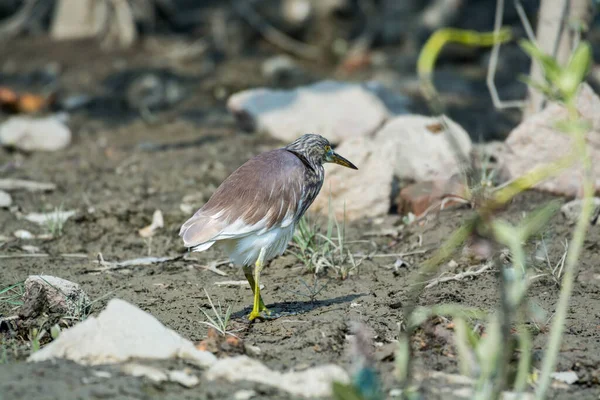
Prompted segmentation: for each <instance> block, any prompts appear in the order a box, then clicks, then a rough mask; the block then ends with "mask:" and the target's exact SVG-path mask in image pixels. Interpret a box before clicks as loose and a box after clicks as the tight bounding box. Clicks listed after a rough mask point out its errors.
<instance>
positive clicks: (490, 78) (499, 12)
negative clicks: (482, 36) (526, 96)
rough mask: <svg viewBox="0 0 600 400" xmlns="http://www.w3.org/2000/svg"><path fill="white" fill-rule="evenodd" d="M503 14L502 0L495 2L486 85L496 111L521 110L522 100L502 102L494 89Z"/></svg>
mask: <svg viewBox="0 0 600 400" xmlns="http://www.w3.org/2000/svg"><path fill="white" fill-rule="evenodd" d="M503 14H504V0H497V1H496V16H495V18H494V37H495V40H494V46H493V47H492V54H491V55H490V63H489V65H488V71H487V78H486V84H487V87H488V89H489V91H490V95H491V96H492V102H493V103H494V107H496V108H498V109H506V108H522V107H524V106H525V104H526V102H525V101H524V100H513V101H502V100H500V95H499V94H498V89H497V88H496V82H495V78H496V71H497V69H498V55H499V54H500V46H501V41H500V40H498V38H499V36H500V29H501V28H502V17H503Z"/></svg>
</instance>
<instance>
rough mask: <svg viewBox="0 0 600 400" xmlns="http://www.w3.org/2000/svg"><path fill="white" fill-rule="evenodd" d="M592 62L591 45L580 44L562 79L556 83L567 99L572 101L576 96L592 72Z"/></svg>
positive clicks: (561, 75) (564, 70)
mask: <svg viewBox="0 0 600 400" xmlns="http://www.w3.org/2000/svg"><path fill="white" fill-rule="evenodd" d="M591 60H592V48H591V47H590V45H589V43H587V42H581V43H579V46H577V48H576V49H575V51H574V52H573V54H572V56H571V59H570V60H569V63H568V64H567V66H566V67H565V68H564V69H563V71H562V73H561V74H560V78H559V79H558V80H557V81H556V86H558V88H560V90H561V92H562V93H563V96H564V97H565V98H566V99H570V98H572V97H573V96H574V95H575V94H576V92H577V89H578V88H579V85H580V84H581V82H583V80H584V79H585V76H586V75H587V73H588V72H589V70H590V66H591Z"/></svg>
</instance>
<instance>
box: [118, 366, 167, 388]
mask: <svg viewBox="0 0 600 400" xmlns="http://www.w3.org/2000/svg"><path fill="white" fill-rule="evenodd" d="M121 371H122V372H123V373H125V374H127V375H131V376H135V377H142V376H143V377H146V378H148V379H150V380H151V381H153V382H157V383H160V382H164V381H166V380H167V379H168V376H167V373H166V372H165V371H163V370H162V369H159V368H156V367H151V366H149V365H143V364H138V363H127V364H124V365H122V366H121Z"/></svg>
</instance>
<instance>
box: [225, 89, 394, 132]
mask: <svg viewBox="0 0 600 400" xmlns="http://www.w3.org/2000/svg"><path fill="white" fill-rule="evenodd" d="M227 107H228V109H229V110H230V111H231V112H232V113H233V114H234V115H235V116H236V118H237V120H238V122H239V123H240V124H241V125H242V126H243V127H244V128H246V129H253V130H257V131H264V132H267V133H268V134H270V135H271V136H273V137H275V138H277V139H280V140H282V141H285V142H291V141H293V140H295V139H297V138H298V137H300V136H302V135H303V134H305V133H318V134H320V135H323V136H325V137H326V138H328V139H329V140H330V141H331V142H333V143H339V142H341V141H342V140H343V139H348V138H352V137H357V136H366V135H369V134H371V133H373V132H374V131H375V130H376V129H377V128H378V127H379V126H381V124H382V123H383V122H384V121H385V120H386V119H387V118H388V116H389V113H388V110H387V108H386V107H385V105H384V104H383V102H382V101H381V100H380V99H379V98H378V97H377V96H375V95H374V94H373V93H372V92H370V91H369V90H367V89H366V88H365V87H363V86H362V85H360V84H353V83H343V82H336V81H321V82H318V83H315V84H313V85H310V86H304V87H300V88H296V89H294V90H272V89H265V88H259V89H251V90H246V91H243V92H239V93H236V94H234V95H232V96H231V97H230V98H229V100H228V101H227Z"/></svg>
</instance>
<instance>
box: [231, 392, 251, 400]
mask: <svg viewBox="0 0 600 400" xmlns="http://www.w3.org/2000/svg"><path fill="white" fill-rule="evenodd" d="M254 396H256V392H255V391H254V390H238V391H237V392H235V393H234V394H233V398H234V400H250V399H251V398H253V397H254Z"/></svg>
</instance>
